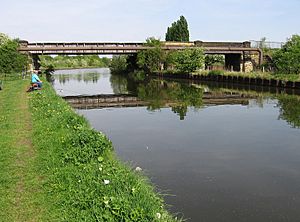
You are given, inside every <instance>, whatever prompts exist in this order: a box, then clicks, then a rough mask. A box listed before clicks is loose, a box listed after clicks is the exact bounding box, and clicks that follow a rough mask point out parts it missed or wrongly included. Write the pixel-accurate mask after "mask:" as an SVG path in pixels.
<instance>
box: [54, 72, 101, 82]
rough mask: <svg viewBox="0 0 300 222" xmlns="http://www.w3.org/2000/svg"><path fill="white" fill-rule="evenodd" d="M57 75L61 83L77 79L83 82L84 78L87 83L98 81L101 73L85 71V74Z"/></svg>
mask: <svg viewBox="0 0 300 222" xmlns="http://www.w3.org/2000/svg"><path fill="white" fill-rule="evenodd" d="M56 76H58V77H56V78H57V79H58V81H59V83H60V84H65V83H66V82H69V81H70V80H77V81H78V82H81V81H82V80H83V81H84V82H85V83H88V82H93V83H97V82H98V80H99V79H100V73H94V72H93V73H83V74H76V75H74V74H59V75H56Z"/></svg>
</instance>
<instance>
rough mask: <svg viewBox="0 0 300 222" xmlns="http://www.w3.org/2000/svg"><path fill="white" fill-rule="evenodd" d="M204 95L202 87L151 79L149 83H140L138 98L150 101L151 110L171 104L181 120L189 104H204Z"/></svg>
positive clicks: (199, 105) (196, 105)
mask: <svg viewBox="0 0 300 222" xmlns="http://www.w3.org/2000/svg"><path fill="white" fill-rule="evenodd" d="M202 96H203V90H202V89H201V88H196V87H193V86H189V85H187V84H180V83H177V82H167V81H163V80H150V82H149V83H147V84H139V85H138V98H139V99H142V100H144V101H147V102H149V105H148V109H149V110H157V109H160V108H162V107H166V106H170V107H171V108H172V111H173V112H174V113H177V114H178V115H179V116H180V119H181V120H183V119H184V117H185V116H186V113H187V111H188V107H189V106H193V107H196V108H200V107H201V106H202V105H203V102H202Z"/></svg>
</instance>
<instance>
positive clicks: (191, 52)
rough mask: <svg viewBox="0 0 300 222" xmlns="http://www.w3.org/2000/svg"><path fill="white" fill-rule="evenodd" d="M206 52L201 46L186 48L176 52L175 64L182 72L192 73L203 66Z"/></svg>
mask: <svg viewBox="0 0 300 222" xmlns="http://www.w3.org/2000/svg"><path fill="white" fill-rule="evenodd" d="M204 61H205V56H204V52H203V50H202V49H200V48H186V49H184V50H182V51H178V52H177V53H176V54H175V66H176V69H178V70H179V71H180V72H183V73H191V72H194V71H196V70H197V69H200V68H203V66H204Z"/></svg>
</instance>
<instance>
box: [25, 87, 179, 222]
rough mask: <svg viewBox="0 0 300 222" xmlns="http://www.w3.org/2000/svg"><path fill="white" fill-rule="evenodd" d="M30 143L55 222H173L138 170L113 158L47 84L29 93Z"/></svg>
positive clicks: (108, 145)
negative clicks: (33, 147) (31, 133)
mask: <svg viewBox="0 0 300 222" xmlns="http://www.w3.org/2000/svg"><path fill="white" fill-rule="evenodd" d="M30 110H31V112H32V118H33V144H34V146H35V147H36V150H37V153H38V158H37V159H38V161H37V163H38V164H39V170H40V174H41V175H43V177H44V186H43V189H44V192H45V195H46V197H45V198H46V199H47V203H46V204H47V206H45V209H48V212H49V214H47V215H46V217H45V220H52V221H53V220H55V221H151V222H152V221H177V219H176V218H174V217H172V216H171V215H170V213H168V212H167V211H166V208H165V204H164V202H163V199H162V196H161V195H160V194H157V193H156V191H155V188H154V187H153V186H152V185H151V183H150V182H149V180H148V179H147V178H146V177H145V176H143V175H142V173H141V172H139V171H136V170H135V171H133V170H132V169H131V168H130V166H127V165H126V164H124V163H122V162H121V161H120V160H118V158H117V157H116V156H115V154H114V151H113V146H112V143H111V142H110V141H109V140H108V138H107V137H106V136H105V135H104V134H102V133H99V132H97V131H96V130H94V129H92V128H91V127H90V126H89V124H88V122H87V120H86V119H84V118H83V117H82V116H79V115H78V114H76V113H75V112H74V110H73V109H72V108H71V107H70V106H69V105H68V104H67V103H66V102H65V101H63V99H62V98H60V97H59V96H57V95H56V93H55V92H54V90H53V89H52V87H51V86H50V84H48V83H46V84H45V88H44V89H43V90H42V91H39V92H35V93H32V94H31V97H30Z"/></svg>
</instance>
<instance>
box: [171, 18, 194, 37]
mask: <svg viewBox="0 0 300 222" xmlns="http://www.w3.org/2000/svg"><path fill="white" fill-rule="evenodd" d="M189 40H190V34H189V29H188V23H187V20H186V19H185V17H184V16H180V18H179V20H178V21H176V22H173V23H172V25H171V27H168V29H167V33H166V41H177V42H188V41H189Z"/></svg>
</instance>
